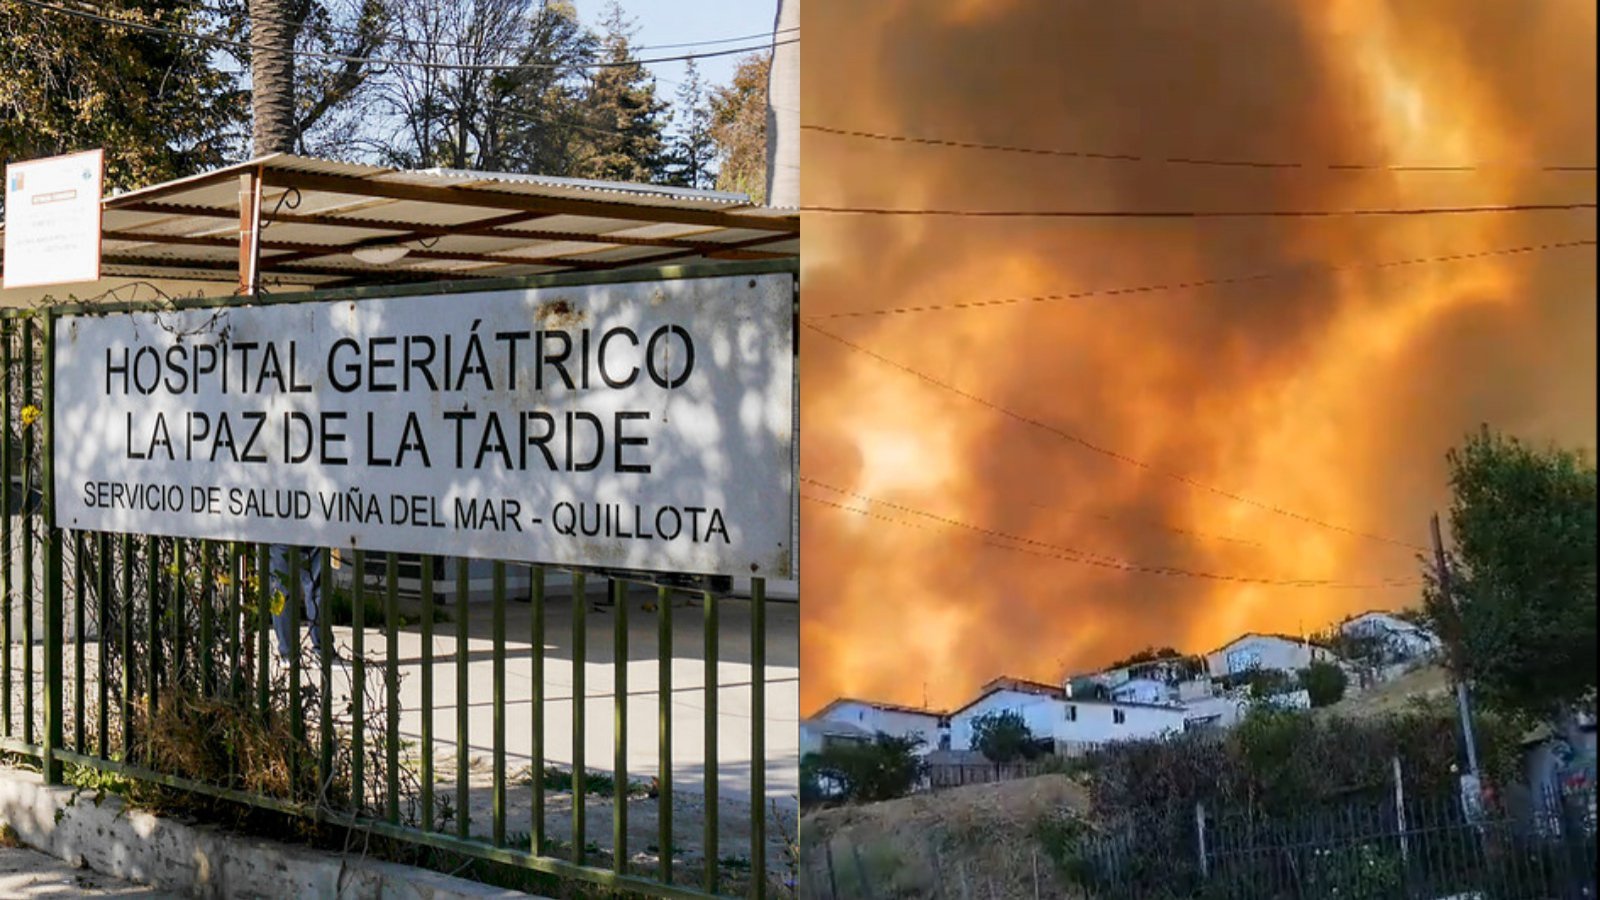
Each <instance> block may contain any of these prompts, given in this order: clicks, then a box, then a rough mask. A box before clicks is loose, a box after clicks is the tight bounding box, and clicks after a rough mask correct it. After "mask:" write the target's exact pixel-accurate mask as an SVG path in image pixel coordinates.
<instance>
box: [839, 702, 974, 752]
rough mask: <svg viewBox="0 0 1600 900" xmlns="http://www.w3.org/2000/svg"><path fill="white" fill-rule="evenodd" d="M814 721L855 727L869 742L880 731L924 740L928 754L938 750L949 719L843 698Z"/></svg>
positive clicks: (929, 711)
mask: <svg viewBox="0 0 1600 900" xmlns="http://www.w3.org/2000/svg"><path fill="white" fill-rule="evenodd" d="M812 718H813V719H815V720H819V721H827V722H835V723H842V724H846V725H852V726H855V727H856V728H859V729H861V730H862V731H864V732H866V734H867V735H868V737H869V739H870V738H871V737H872V736H874V735H876V734H877V733H878V732H880V731H881V732H883V733H884V734H888V735H892V736H894V737H915V738H920V739H921V740H922V747H921V748H920V749H921V750H922V752H924V753H926V752H928V751H929V750H936V749H938V747H939V731H940V729H939V723H940V722H941V721H944V720H945V718H946V717H945V714H944V713H942V712H940V711H938V710H932V709H921V708H919V707H915V706H901V705H899V704H896V703H880V702H877V701H874V700H858V699H855V698H851V697H840V698H839V699H837V700H834V701H833V702H832V703H829V704H828V705H827V706H824V707H823V708H822V709H820V710H818V711H817V714H816V715H814V716H812Z"/></svg>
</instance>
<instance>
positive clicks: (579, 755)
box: [572, 572, 589, 866]
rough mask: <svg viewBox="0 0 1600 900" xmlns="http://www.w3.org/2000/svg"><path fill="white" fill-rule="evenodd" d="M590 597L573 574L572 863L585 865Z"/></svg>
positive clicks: (581, 575) (581, 576)
mask: <svg viewBox="0 0 1600 900" xmlns="http://www.w3.org/2000/svg"><path fill="white" fill-rule="evenodd" d="M588 611H589V594H588V591H587V590H586V586H585V584H584V573H582V572H574V573H572V861H573V862H575V863H577V864H578V865H580V866H581V865H583V859H584V855H585V854H586V852H587V847H586V845H587V843H588V841H589V832H588V829H587V827H586V825H587V822H588V818H589V816H588V809H587V807H586V806H585V803H584V801H585V798H586V797H587V796H588V777H587V772H585V770H584V759H583V751H584V746H583V739H584V730H583V720H584V712H585V710H584V706H585V705H586V702H585V701H586V700H587V697H588V687H587V686H586V685H585V684H584V667H585V665H586V662H585V661H584V649H585V647H586V646H587V639H588V633H587V631H586V629H587V628H588V623H587V622H586V621H585V620H586V619H587V618H588V616H587V613H588Z"/></svg>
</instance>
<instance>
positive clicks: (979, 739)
mask: <svg viewBox="0 0 1600 900" xmlns="http://www.w3.org/2000/svg"><path fill="white" fill-rule="evenodd" d="M972 746H973V747H974V748H975V749H976V750H977V751H978V752H980V753H982V754H983V756H984V758H985V759H987V760H989V761H990V762H997V763H1009V762H1015V761H1017V760H1019V759H1033V758H1034V757H1035V756H1038V754H1039V745H1038V742H1037V741H1035V740H1034V737H1033V730H1032V729H1030V728H1029V727H1028V723H1027V720H1025V719H1023V718H1022V714H1021V713H1019V712H1016V711H1015V710H1010V709H1004V710H1000V711H999V712H992V713H984V714H983V715H981V716H978V717H977V718H976V719H973V720H972Z"/></svg>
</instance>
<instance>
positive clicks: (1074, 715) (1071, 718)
mask: <svg viewBox="0 0 1600 900" xmlns="http://www.w3.org/2000/svg"><path fill="white" fill-rule="evenodd" d="M1067 721H1068V722H1076V721H1078V704H1076V703H1073V704H1070V705H1068V706H1067Z"/></svg>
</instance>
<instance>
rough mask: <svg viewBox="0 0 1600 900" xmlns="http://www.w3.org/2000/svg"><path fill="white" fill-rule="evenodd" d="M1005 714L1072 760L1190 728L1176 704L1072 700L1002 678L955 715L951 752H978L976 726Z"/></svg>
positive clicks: (1054, 690)
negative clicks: (1122, 743)
mask: <svg viewBox="0 0 1600 900" xmlns="http://www.w3.org/2000/svg"><path fill="white" fill-rule="evenodd" d="M1002 712H1012V713H1016V714H1017V715H1019V716H1021V717H1022V720H1023V722H1025V723H1026V724H1027V726H1028V730H1029V731H1030V732H1032V733H1033V736H1034V737H1035V738H1040V739H1048V740H1050V741H1051V742H1052V744H1053V745H1054V747H1055V750H1056V752H1057V753H1059V754H1062V755H1067V756H1071V755H1075V754H1077V753H1080V752H1083V751H1085V750H1088V749H1093V748H1094V747H1098V746H1100V745H1102V744H1106V743H1110V742H1112V741H1122V740H1139V739H1154V738H1160V737H1164V736H1167V735H1170V734H1176V733H1178V732H1181V731H1182V730H1183V728H1184V711H1183V707H1181V706H1178V705H1176V704H1168V703H1143V702H1136V701H1125V702H1119V701H1115V700H1108V699H1091V698H1086V697H1080V696H1072V697H1069V696H1068V695H1067V691H1066V690H1065V689H1064V688H1059V687H1056V686H1055V685H1051V684H1044V683H1042V682H1037V681H1028V680H1026V679H1020V678H996V679H994V680H993V681H990V682H989V683H988V684H986V685H984V686H983V688H981V689H980V690H979V692H978V696H977V697H976V698H975V699H973V700H972V701H971V702H969V703H968V704H967V705H965V706H963V707H961V708H960V709H957V710H955V711H954V712H952V713H951V714H950V733H951V742H950V745H951V748H952V749H954V750H971V749H973V723H974V722H976V721H977V720H978V719H979V718H981V717H983V716H985V715H990V714H997V713H1002Z"/></svg>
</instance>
